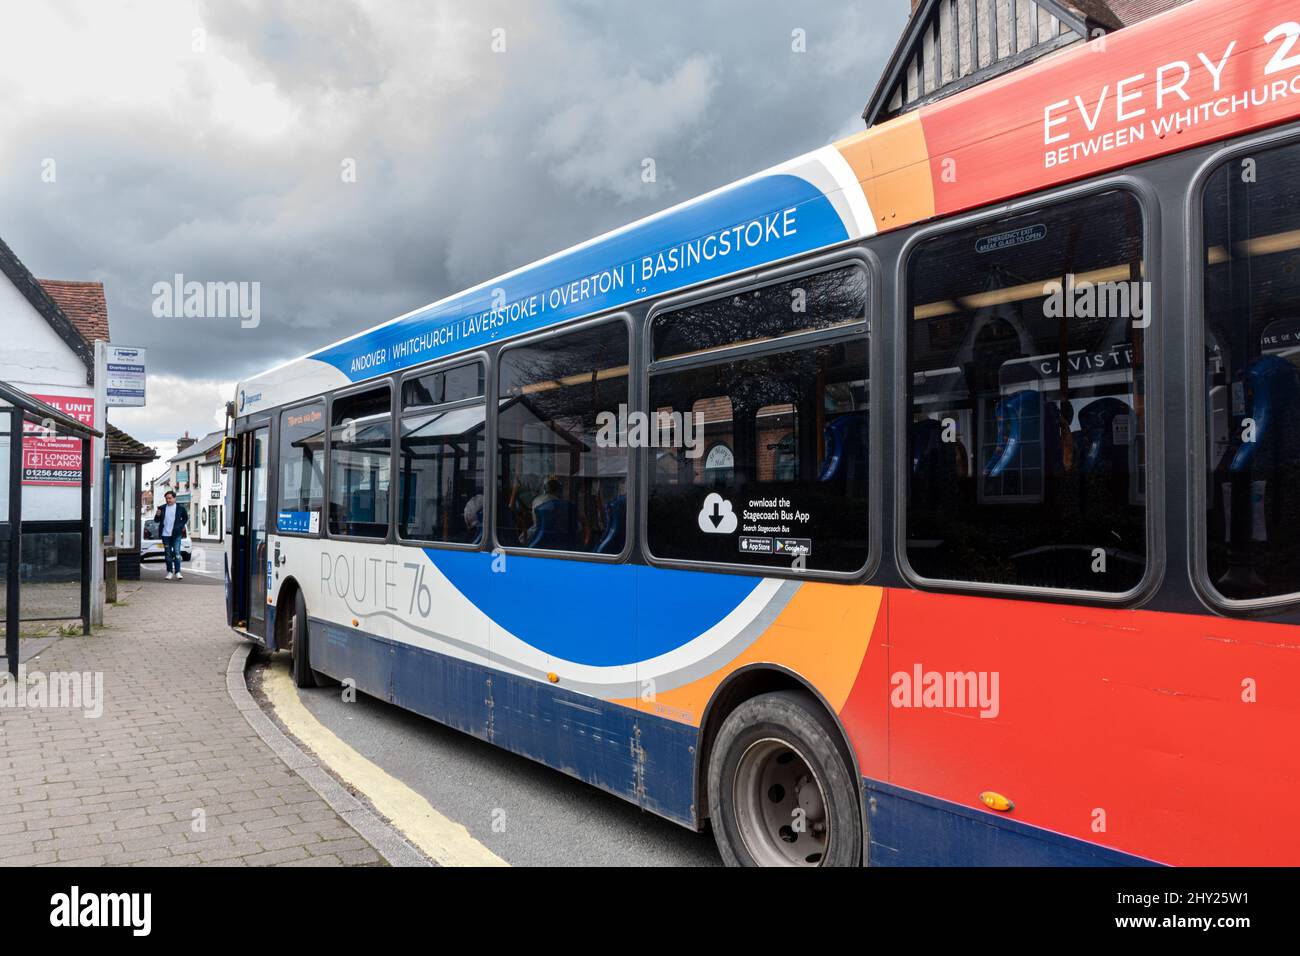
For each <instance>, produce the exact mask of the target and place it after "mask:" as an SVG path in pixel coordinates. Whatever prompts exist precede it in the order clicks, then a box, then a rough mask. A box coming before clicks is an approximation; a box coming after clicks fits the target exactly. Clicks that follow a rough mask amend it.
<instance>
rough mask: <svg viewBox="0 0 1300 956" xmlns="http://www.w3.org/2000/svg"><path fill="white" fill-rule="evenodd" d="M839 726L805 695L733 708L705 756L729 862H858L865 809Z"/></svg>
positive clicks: (715, 819)
mask: <svg viewBox="0 0 1300 956" xmlns="http://www.w3.org/2000/svg"><path fill="white" fill-rule="evenodd" d="M838 735H839V730H838V728H837V727H836V726H835V724H834V722H833V721H832V720H831V718H830V717H829V715H827V714H826V713H825V711H824V710H823V709H822V708H821V706H819V705H818V703H817V701H815V700H814V699H813V698H812V697H811V696H810V695H808V694H806V693H803V692H800V691H781V692H779V693H773V694H763V695H761V696H759V697H754V698H752V699H750V700H747V701H745V702H744V703H743V704H741V705H740V706H739V707H737V708H736V709H735V710H734V711H732V712H731V713H730V714H729V715H728V716H727V719H726V720H725V721H723V724H722V728H721V729H720V730H719V731H718V737H717V739H716V740H715V741H714V743H713V748H712V751H711V755H710V758H709V776H708V789H709V808H710V817H711V819H712V823H713V833H714V836H715V837H716V839H717V841H718V850H719V851H720V852H721V853H722V859H723V862H725V863H726V864H727V865H728V866H857V865H858V862H859V860H860V858H861V855H862V813H861V810H860V808H859V807H858V788H857V787H856V786H855V785H854V781H853V773H852V771H851V770H850V769H849V767H848V765H847V763H846V761H845V760H844V758H843V756H842V755H841V753H840V749H839V747H837V746H836V739H837V738H838Z"/></svg>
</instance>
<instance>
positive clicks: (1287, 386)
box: [1228, 355, 1300, 474]
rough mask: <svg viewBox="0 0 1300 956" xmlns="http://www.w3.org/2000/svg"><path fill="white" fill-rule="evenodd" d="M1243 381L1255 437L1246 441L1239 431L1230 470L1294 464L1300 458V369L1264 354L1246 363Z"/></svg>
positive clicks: (1237, 471)
mask: <svg viewBox="0 0 1300 956" xmlns="http://www.w3.org/2000/svg"><path fill="white" fill-rule="evenodd" d="M1242 382H1243V383H1244V385H1245V388H1246V395H1247V399H1246V401H1247V408H1246V414H1245V417H1246V418H1251V419H1254V422H1255V435H1254V439H1255V440H1254V441H1245V440H1244V436H1243V432H1242V430H1240V429H1239V430H1238V431H1237V432H1236V434H1235V436H1234V438H1235V441H1236V445H1237V448H1236V451H1235V452H1233V453H1232V458H1231V460H1230V462H1229V464H1228V471H1229V472H1232V473H1234V474H1242V473H1246V472H1250V471H1251V470H1252V469H1254V468H1264V469H1267V468H1276V467H1279V466H1283V465H1290V464H1295V463H1296V461H1297V458H1300V369H1297V368H1296V367H1295V366H1294V365H1292V364H1291V363H1290V362H1289V361H1287V360H1286V359H1284V358H1282V357H1281V356H1279V355H1261V356H1259V357H1258V358H1256V359H1255V360H1254V361H1252V362H1251V363H1250V364H1249V365H1247V366H1246V368H1245V371H1244V372H1243V373H1242Z"/></svg>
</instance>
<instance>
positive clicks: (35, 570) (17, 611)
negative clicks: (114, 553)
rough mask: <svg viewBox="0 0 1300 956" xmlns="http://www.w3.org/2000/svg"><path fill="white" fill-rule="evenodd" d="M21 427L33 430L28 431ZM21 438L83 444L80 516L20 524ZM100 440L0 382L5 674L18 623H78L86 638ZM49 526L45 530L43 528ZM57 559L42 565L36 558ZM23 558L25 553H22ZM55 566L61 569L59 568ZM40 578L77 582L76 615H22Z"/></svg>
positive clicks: (13, 664) (14, 661) (13, 656)
mask: <svg viewBox="0 0 1300 956" xmlns="http://www.w3.org/2000/svg"><path fill="white" fill-rule="evenodd" d="M24 426H31V430H30V431H28V430H27V429H26V428H25V427H24ZM24 432H26V438H27V440H28V441H31V440H36V439H46V438H65V439H74V440H77V441H79V442H80V444H81V514H80V517H79V518H76V519H73V520H68V521H42V522H24V521H23V479H24ZM100 437H102V435H101V434H100V433H99V432H98V431H96V430H95V429H93V428H90V427H89V426H87V425H85V424H83V423H82V422H79V421H77V420H76V419H74V418H71V417H69V416H68V415H65V414H64V413H63V412H61V411H59V410H58V409H56V408H52V407H50V406H49V405H47V404H45V403H44V402H42V401H40V400H38V399H36V398H33V397H32V396H30V395H28V394H27V393H26V392H23V391H21V390H19V389H17V388H14V387H13V386H12V385H9V384H7V383H5V382H0V568H3V571H4V621H5V656H6V658H7V659H8V665H9V673H10V674H13V675H14V676H17V674H18V654H19V650H18V648H19V641H18V629H19V624H20V622H22V621H50V620H60V621H62V620H71V619H75V618H77V617H80V618H81V627H82V633H84V634H89V633H90V586H91V560H92V559H93V556H94V554H95V550H96V549H95V542H94V541H93V540H92V537H91V535H92V532H91V523H90V517H91V500H90V499H91V494H90V489H91V482H92V480H93V470H92V459H93V456H94V451H93V449H94V439H96V438H100ZM47 525H48V527H47ZM38 551H39V552H43V553H47V554H53V555H56V556H57V555H62V556H63V557H62V558H58V557H56V558H55V559H54V560H53V561H49V562H46V563H44V564H43V563H41V562H38V561H36V560H34V557H35V554H34V552H38ZM25 552H27V553H25ZM68 555H75V556H77V557H79V559H80V569H79V571H80V573H79V574H78V573H77V569H75V568H73V567H70V566H67V565H70V564H71V563H72V559H69V558H68V557H67V556H68ZM57 565H63V566H62V567H58V566H57ZM42 576H45V577H62V578H65V579H69V580H73V579H75V580H76V581H77V582H78V583H79V585H80V602H79V609H78V613H76V614H69V613H61V614H54V615H50V614H46V613H45V610H46V609H45V608H44V607H39V606H38V607H35V608H34V609H33V613H29V614H24V613H23V611H24V607H23V587H24V586H25V585H31V584H33V583H34V582H38V581H39V580H40V579H41V578H42Z"/></svg>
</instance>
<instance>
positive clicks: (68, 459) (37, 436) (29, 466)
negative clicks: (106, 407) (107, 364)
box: [23, 395, 95, 485]
mask: <svg viewBox="0 0 1300 956" xmlns="http://www.w3.org/2000/svg"><path fill="white" fill-rule="evenodd" d="M32 397H33V398H37V399H40V400H41V401H42V402H44V403H45V404H46V405H49V406H50V407H51V408H57V409H58V410H59V411H61V412H63V414H65V415H67V416H68V417H69V418H75V419H76V420H77V421H79V422H84V423H85V424H86V425H89V426H90V427H91V428H93V427H95V402H94V400H93V399H90V398H83V397H77V396H72V395H33V396H32ZM23 432H24V434H23V484H25V485H80V484H81V439H79V438H63V437H54V438H45V437H41V436H42V435H43V433H44V428H42V426H40V425H38V424H35V423H32V422H28V423H27V424H26V425H24V427H23Z"/></svg>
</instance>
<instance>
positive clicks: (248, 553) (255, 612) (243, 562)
mask: <svg viewBox="0 0 1300 956" xmlns="http://www.w3.org/2000/svg"><path fill="white" fill-rule="evenodd" d="M237 441H238V455H237V458H236V461H237V462H238V474H237V475H236V478H235V484H234V488H235V494H236V496H237V501H236V503H235V521H234V541H233V542H232V549H231V553H232V554H233V555H234V567H233V568H232V569H231V583H232V585H233V589H234V595H235V601H234V604H235V614H234V617H235V623H236V624H237V625H239V626H242V627H243V628H244V630H246V631H248V633H249V634H251V635H253V636H254V637H261V638H265V637H266V597H267V577H268V575H269V574H270V565H269V563H268V562H269V559H270V555H269V554H268V553H267V537H266V530H267V508H268V506H269V495H268V493H267V465H268V462H269V460H270V429H269V427H268V426H267V425H261V426H258V427H254V428H250V429H249V430H248V431H245V432H243V433H242V434H240V435H239V436H238V439H237Z"/></svg>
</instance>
